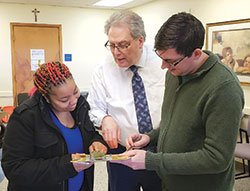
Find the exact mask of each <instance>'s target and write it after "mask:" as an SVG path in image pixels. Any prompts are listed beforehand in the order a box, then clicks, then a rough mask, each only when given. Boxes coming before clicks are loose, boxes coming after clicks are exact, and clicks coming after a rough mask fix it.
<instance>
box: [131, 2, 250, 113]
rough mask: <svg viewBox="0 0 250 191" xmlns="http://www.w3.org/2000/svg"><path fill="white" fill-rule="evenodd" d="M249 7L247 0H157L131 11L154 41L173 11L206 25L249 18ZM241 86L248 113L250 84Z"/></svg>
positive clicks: (152, 41) (249, 107)
mask: <svg viewBox="0 0 250 191" xmlns="http://www.w3.org/2000/svg"><path fill="white" fill-rule="evenodd" d="M249 7H250V1H249V0H237V1H235V0H202V1H201V0H158V1H156V2H153V3H149V4H146V5H144V6H140V7H138V8H134V9H133V11H135V12H137V13H138V14H139V15H141V16H142V18H143V19H144V22H145V25H146V32H147V36H148V37H149V39H147V40H148V41H149V42H150V43H154V36H155V35H156V33H157V31H158V29H159V28H160V26H161V25H162V24H163V23H164V22H165V21H166V20H167V18H169V17H170V16H171V15H172V14H174V13H178V12H181V11H186V12H191V13H192V14H193V15H195V16H196V17H197V18H199V19H200V20H201V22H202V23H203V25H204V27H206V24H207V23H214V22H222V21H230V20H239V19H248V18H250V11H249ZM203 48H205V46H204V47H203ZM242 88H243V90H244V94H245V112H246V113H248V114H250V86H242Z"/></svg>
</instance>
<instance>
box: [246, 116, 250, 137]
mask: <svg viewBox="0 0 250 191" xmlns="http://www.w3.org/2000/svg"><path fill="white" fill-rule="evenodd" d="M246 131H247V136H248V137H249V136H250V116H249V117H248V123H247V129H246Z"/></svg>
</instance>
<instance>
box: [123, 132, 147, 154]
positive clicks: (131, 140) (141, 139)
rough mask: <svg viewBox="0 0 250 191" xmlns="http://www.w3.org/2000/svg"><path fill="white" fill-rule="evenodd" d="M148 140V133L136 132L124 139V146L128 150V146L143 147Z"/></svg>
mask: <svg viewBox="0 0 250 191" xmlns="http://www.w3.org/2000/svg"><path fill="white" fill-rule="evenodd" d="M149 142H150V137H149V136H148V135H145V134H139V133H136V134H133V135H131V136H129V137H128V138H127V139H126V148H127V149H128V150H130V149H129V148H133V147H137V148H141V147H145V146H146V145H147V144H148V143H149Z"/></svg>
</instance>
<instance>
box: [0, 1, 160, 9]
mask: <svg viewBox="0 0 250 191" xmlns="http://www.w3.org/2000/svg"><path fill="white" fill-rule="evenodd" d="M97 1H98V0H0V3H21V4H40V5H53V6H63V7H82V8H98V9H99V8H105V9H107V7H99V6H93V4H94V3H96V2H97ZM117 1H119V0H117ZM152 1H156V0H134V1H132V2H130V3H127V4H124V5H121V6H119V7H113V8H110V9H129V8H133V7H137V6H140V5H143V4H146V3H149V2H152Z"/></svg>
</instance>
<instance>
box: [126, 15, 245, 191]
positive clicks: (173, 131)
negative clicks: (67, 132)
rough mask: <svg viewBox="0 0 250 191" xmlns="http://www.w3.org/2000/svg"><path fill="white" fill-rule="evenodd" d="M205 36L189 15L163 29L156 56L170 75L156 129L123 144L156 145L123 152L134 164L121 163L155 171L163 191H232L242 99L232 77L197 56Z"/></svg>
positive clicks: (205, 54) (213, 59)
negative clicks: (159, 121)
mask: <svg viewBox="0 0 250 191" xmlns="http://www.w3.org/2000/svg"><path fill="white" fill-rule="evenodd" d="M204 35H205V30H204V27H203V25H202V23H201V22H200V21H199V20H198V19H197V18H195V17H194V16H193V15H191V14H189V13H184V12H182V13H178V14H175V15H173V16H171V17H170V18H169V19H168V20H167V21H166V22H165V23H164V24H163V25H162V27H161V29H160V30H159V31H158V34H157V35H156V37H155V50H156V53H157V54H158V55H159V56H160V57H161V58H162V60H163V61H162V66H161V67H162V69H164V68H168V72H167V74H166V81H165V95H164V101H163V105H162V116H161V123H160V127H159V128H158V129H155V130H152V131H151V132H150V133H148V134H147V135H145V134H135V135H133V136H130V137H129V138H128V139H127V146H134V147H143V146H146V145H149V146H150V145H157V153H152V152H149V151H144V150H132V151H129V152H127V153H126V154H127V155H129V156H131V157H132V158H131V159H130V160H127V161H123V162H122V163H123V164H125V165H127V166H129V167H131V168H133V169H147V170H155V171H156V172H157V173H158V175H159V176H160V178H161V179H162V189H163V191H232V189H233V185H234V149H235V144H236V139H237V134H238V129H239V124H240V119H241V112H242V109H243V107H244V96H243V91H242V88H241V86H240V83H239V80H238V79H237V77H236V76H235V74H234V72H232V70H230V69H229V68H228V67H226V66H225V65H223V64H222V63H221V62H220V60H219V59H218V58H217V56H215V55H214V54H213V53H212V52H209V51H202V50H201V48H202V46H203V43H204ZM138 137H140V140H139V141H136V140H138V139H137V138H138Z"/></svg>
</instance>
